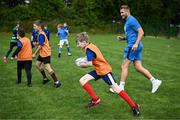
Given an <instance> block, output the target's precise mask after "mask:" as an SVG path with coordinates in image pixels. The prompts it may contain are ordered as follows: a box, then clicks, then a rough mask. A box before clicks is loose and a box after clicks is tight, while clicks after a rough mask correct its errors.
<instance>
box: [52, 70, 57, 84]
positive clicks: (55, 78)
mask: <svg viewBox="0 0 180 120" xmlns="http://www.w3.org/2000/svg"><path fill="white" fill-rule="evenodd" d="M50 75H51V77H52V79H53V80H54V82H56V81H58V79H57V77H56V75H55V73H54V71H52V72H50Z"/></svg>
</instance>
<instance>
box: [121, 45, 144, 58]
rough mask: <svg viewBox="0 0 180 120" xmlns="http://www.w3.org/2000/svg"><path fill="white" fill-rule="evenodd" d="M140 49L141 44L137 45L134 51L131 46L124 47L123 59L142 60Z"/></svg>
mask: <svg viewBox="0 0 180 120" xmlns="http://www.w3.org/2000/svg"><path fill="white" fill-rule="evenodd" d="M142 49H143V47H142V46H141V45H139V46H138V48H137V50H136V51H132V47H128V46H127V47H125V49H124V59H128V60H131V61H135V60H142Z"/></svg>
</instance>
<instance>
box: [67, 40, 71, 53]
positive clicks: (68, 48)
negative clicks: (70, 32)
mask: <svg viewBox="0 0 180 120" xmlns="http://www.w3.org/2000/svg"><path fill="white" fill-rule="evenodd" d="M66 47H67V53H68V56H70V55H71V51H70V46H69V41H68V40H67V41H66Z"/></svg>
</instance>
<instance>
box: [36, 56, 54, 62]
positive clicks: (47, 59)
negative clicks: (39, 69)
mask: <svg viewBox="0 0 180 120" xmlns="http://www.w3.org/2000/svg"><path fill="white" fill-rule="evenodd" d="M37 61H40V62H43V63H44V64H47V63H51V56H47V57H41V56H40V55H39V56H38V58H37Z"/></svg>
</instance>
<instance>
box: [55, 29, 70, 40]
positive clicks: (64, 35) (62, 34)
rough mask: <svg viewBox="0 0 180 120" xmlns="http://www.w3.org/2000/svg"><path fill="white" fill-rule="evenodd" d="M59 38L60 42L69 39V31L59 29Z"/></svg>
mask: <svg viewBox="0 0 180 120" xmlns="http://www.w3.org/2000/svg"><path fill="white" fill-rule="evenodd" d="M57 34H58V36H59V39H60V40H63V39H67V36H68V31H67V30H66V29H64V28H60V29H58V33H57Z"/></svg>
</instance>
